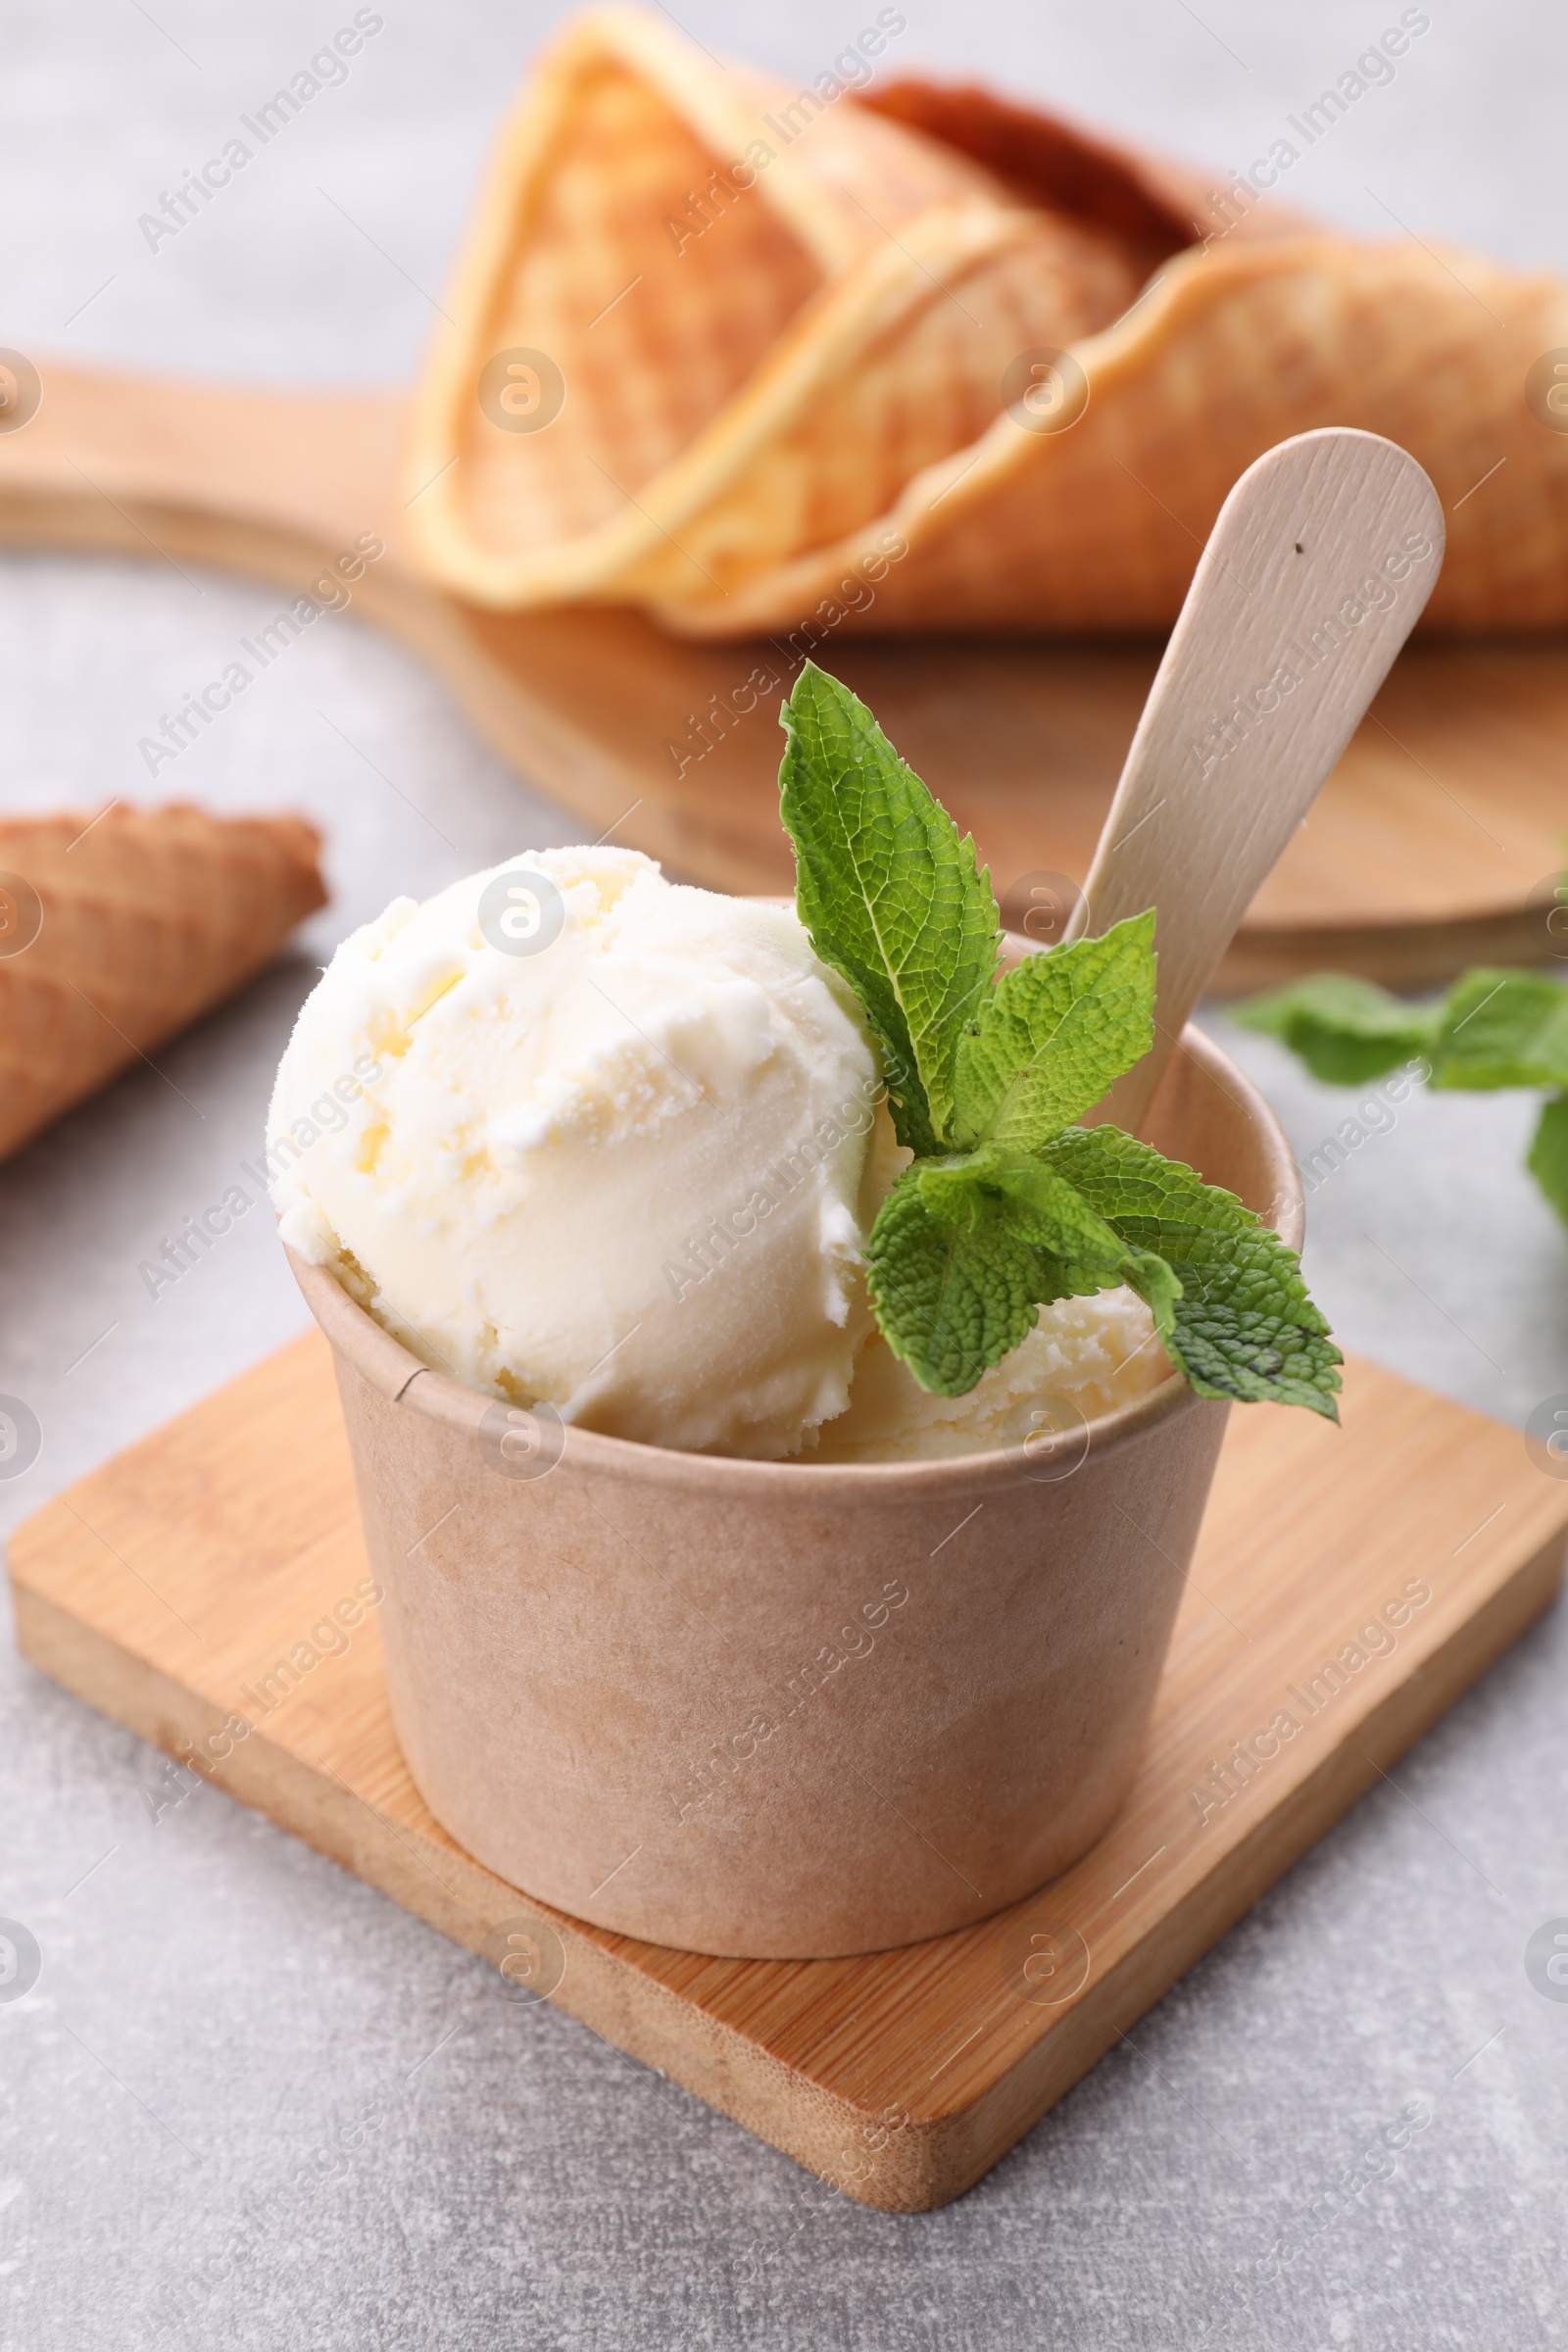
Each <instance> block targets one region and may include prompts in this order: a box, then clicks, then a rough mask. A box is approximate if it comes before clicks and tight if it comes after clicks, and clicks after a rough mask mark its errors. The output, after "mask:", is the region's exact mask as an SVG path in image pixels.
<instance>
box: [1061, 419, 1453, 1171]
mask: <svg viewBox="0 0 1568 2352" xmlns="http://www.w3.org/2000/svg"><path fill="white" fill-rule="evenodd" d="M1443 544H1444V527H1443V508H1442V505H1441V503H1440V501H1439V498H1438V494H1437V492H1436V491H1435V490H1434V489H1433V487H1432V484H1431V482H1430V481H1428V479H1427V477H1426V475H1425V473H1424V472H1423V471H1422V469H1421V467H1420V466H1418V465H1417V464H1416V462H1415V460H1414V458H1412V457H1410V456H1409V455H1407V453H1406V452H1405V451H1404V450H1402V449H1399V448H1398V447H1397V445H1396V444H1395V443H1394V442H1392V441H1385V440H1382V439H1380V437H1379V436H1378V435H1377V434H1376V433H1362V432H1355V431H1351V430H1350V429H1348V427H1343V426H1332V427H1329V428H1328V429H1326V430H1324V431H1321V432H1315V433H1299V434H1297V435H1296V437H1295V438H1294V439H1293V440H1290V441H1282V442H1280V443H1279V445H1278V447H1277V448H1274V449H1271V450H1269V451H1268V452H1267V453H1266V454H1265V455H1264V456H1263V457H1261V458H1259V459H1258V461H1257V463H1256V464H1255V465H1254V466H1249V467H1248V469H1247V471H1246V472H1245V473H1244V474H1243V475H1242V477H1241V479H1240V481H1239V482H1238V483H1237V484H1236V487H1235V488H1234V489H1233V490H1232V492H1231V494H1230V496H1229V498H1228V499H1227V500H1226V501H1225V504H1224V506H1223V507H1222V508H1221V509H1220V512H1219V516H1218V519H1217V520H1216V522H1215V524H1214V528H1213V530H1212V531H1211V532H1210V533H1209V538H1208V544H1207V546H1206V547H1205V548H1204V550H1203V553H1202V555H1201V558H1200V560H1199V565H1198V569H1197V572H1196V573H1195V574H1194V577H1193V584H1192V586H1191V588H1190V589H1189V590H1188V592H1187V602H1186V603H1185V604H1184V605H1183V607H1182V611H1181V616H1180V618H1179V619H1178V621H1177V623H1176V626H1175V629H1174V630H1173V632H1172V634H1171V638H1170V642H1169V644H1168V645H1167V646H1166V648H1165V654H1164V659H1163V660H1162V661H1161V662H1160V665H1159V668H1158V670H1157V671H1156V672H1155V676H1154V683H1153V685H1152V688H1151V689H1150V694H1149V700H1148V702H1147V703H1146V704H1145V705H1144V711H1143V716H1142V717H1141V718H1140V720H1139V722H1138V730H1137V733H1136V734H1135V735H1134V737H1133V741H1132V748H1131V750H1130V751H1129V752H1128V755H1127V762H1126V765H1125V766H1124V767H1123V769H1122V771H1121V781H1120V782H1119V784H1118V785H1117V787H1116V796H1115V798H1114V800H1113V801H1112V802H1111V805H1110V813H1109V815H1108V816H1107V817H1106V819H1105V824H1104V829H1103V832H1102V834H1101V836H1100V844H1099V847H1098V848H1097V850H1096V852H1095V858H1094V863H1093V865H1092V866H1091V868H1090V872H1089V879H1088V881H1087V882H1086V884H1085V885H1084V898H1083V900H1082V901H1081V902H1080V904H1079V906H1078V907H1077V908H1076V909H1075V913H1074V918H1073V921H1072V922H1071V923H1070V924H1069V926H1068V929H1067V936H1068V937H1073V936H1076V935H1077V934H1079V933H1081V932H1082V931H1084V930H1087V929H1088V928H1090V927H1091V926H1092V927H1093V928H1094V929H1095V930H1096V931H1103V930H1105V929H1106V928H1107V926H1108V925H1110V924H1111V923H1116V922H1120V921H1121V920H1122V918H1123V916H1124V915H1129V914H1138V913H1141V912H1142V910H1143V909H1144V908H1145V907H1155V908H1157V910H1158V920H1157V922H1156V925H1155V933H1154V946H1155V949H1156V952H1157V954H1158V957H1159V978H1158V984H1157V992H1156V995H1155V1000H1154V1022H1155V1030H1154V1045H1153V1050H1152V1052H1151V1053H1149V1054H1146V1055H1145V1056H1144V1058H1143V1060H1142V1061H1141V1062H1139V1064H1138V1066H1137V1067H1136V1069H1133V1070H1129V1071H1128V1073H1127V1075H1126V1077H1125V1078H1120V1079H1118V1080H1117V1082H1116V1084H1115V1086H1113V1087H1112V1088H1111V1091H1110V1093H1109V1094H1108V1095H1106V1097H1105V1098H1104V1100H1103V1102H1102V1103H1100V1104H1099V1105H1098V1107H1097V1108H1096V1109H1095V1110H1094V1111H1092V1112H1091V1113H1090V1119H1091V1121H1092V1122H1093V1121H1110V1122H1112V1123H1114V1124H1115V1125H1116V1126H1118V1127H1125V1128H1126V1129H1127V1130H1128V1131H1129V1132H1130V1133H1131V1134H1134V1135H1136V1134H1137V1133H1138V1131H1139V1129H1140V1127H1141V1126H1142V1124H1143V1121H1144V1119H1145V1116H1146V1114H1147V1112H1148V1109H1149V1105H1150V1103H1151V1102H1152V1098H1153V1094H1154V1090H1155V1088H1156V1087H1157V1086H1158V1084H1159V1081H1160V1077H1161V1075H1162V1074H1163V1071H1164V1068H1165V1064H1166V1062H1167V1061H1168V1060H1169V1058H1170V1055H1171V1054H1172V1053H1173V1052H1174V1051H1175V1047H1176V1041H1177V1039H1178V1038H1179V1037H1180V1036H1181V1033H1182V1028H1183V1025H1184V1024H1185V1022H1186V1021H1187V1018H1188V1016H1189V1014H1190V1013H1191V1012H1192V1010H1193V1007H1194V1005H1196V1004H1197V1003H1198V1000H1199V998H1200V997H1201V995H1202V993H1203V990H1204V988H1205V987H1206V985H1207V983H1208V981H1209V979H1210V978H1211V976H1212V975H1213V973H1214V970H1215V968H1216V967H1217V965H1218V963H1219V961H1220V958H1221V956H1223V955H1224V954H1225V951H1226V949H1227V948H1228V947H1229V946H1230V943H1231V939H1232V937H1233V935H1234V933H1235V931H1236V929H1237V927H1238V925H1239V924H1240V922H1241V919H1242V916H1243V915H1244V914H1245V912H1246V911H1247V908H1248V907H1249V905H1250V902H1251V899H1252V897H1253V894H1254V893H1255V892H1256V891H1257V889H1258V887H1259V885H1260V884H1261V883H1262V881H1263V879H1264V877H1265V876H1266V875H1267V874H1268V873H1269V872H1270V870H1271V869H1272V867H1273V865H1274V863H1275V861H1276V859H1277V858H1279V857H1280V856H1281V854H1282V852H1283V851H1284V850H1285V848H1286V846H1287V844H1288V843H1289V842H1290V840H1291V837H1292V835H1293V834H1294V833H1295V832H1296V830H1297V827H1298V826H1299V825H1301V824H1304V823H1305V821H1306V812H1307V810H1308V809H1310V808H1311V806H1312V803H1313V801H1314V800H1315V799H1316V798H1317V795H1318V793H1319V791H1320V789H1321V788H1322V786H1323V784H1324V782H1325V780H1326V779H1327V777H1328V774H1329V771H1330V769H1331V768H1332V767H1333V766H1334V765H1335V763H1336V761H1337V760H1339V757H1340V755H1341V753H1342V752H1343V751H1344V749H1345V747H1346V745H1347V743H1348V741H1349V739H1350V736H1351V735H1352V733H1353V732H1354V730H1355V728H1356V726H1357V725H1358V724H1359V723H1360V720H1361V717H1362V714H1363V712H1364V711H1365V710H1366V707H1367V705H1368V704H1369V703H1370V702H1371V700H1372V697H1373V696H1374V694H1376V692H1377V690H1378V688H1379V687H1380V686H1381V685H1382V683H1383V680H1384V678H1385V677H1386V676H1387V674H1388V671H1389V668H1390V666H1391V664H1392V663H1393V661H1394V658H1395V656H1396V654H1397V652H1398V651H1399V648H1400V647H1401V646H1402V645H1403V643H1404V641H1405V639H1406V637H1408V635H1409V634H1410V631H1411V629H1412V628H1413V627H1414V625H1415V622H1416V619H1417V617H1418V616H1419V614H1420V612H1421V608H1422V606H1423V605H1424V604H1425V603H1426V601H1427V598H1428V596H1429V595H1430V593H1431V590H1432V585H1433V582H1434V581H1435V580H1436V578H1437V576H1438V570H1439V566H1440V565H1441V564H1442V562H1443Z"/></svg>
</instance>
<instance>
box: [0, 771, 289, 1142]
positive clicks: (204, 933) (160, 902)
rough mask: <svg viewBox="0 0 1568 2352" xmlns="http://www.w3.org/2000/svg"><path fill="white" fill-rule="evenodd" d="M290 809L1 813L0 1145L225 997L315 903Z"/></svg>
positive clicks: (34, 1127) (24, 1134) (33, 1128)
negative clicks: (261, 813) (223, 813)
mask: <svg viewBox="0 0 1568 2352" xmlns="http://www.w3.org/2000/svg"><path fill="white" fill-rule="evenodd" d="M319 847H320V843H319V836H318V834H317V832H316V829H315V827H314V826H312V825H310V824H307V823H306V821H305V819H304V818H303V817H298V816H267V817H220V816H210V815H208V814H207V813H206V811H205V810H203V809H193V808H189V807H185V806H183V805H179V806H174V807H171V808H167V809H126V808H121V807H117V806H114V805H111V807H110V808H109V809H107V810H106V811H105V812H103V813H102V814H100V815H99V816H98V817H97V818H96V819H94V818H91V817H89V816H84V815H78V814H65V815H59V816H37V817H8V818H4V819H0V1155H4V1154H5V1153H7V1152H14V1151H15V1150H16V1149H17V1147H18V1146H19V1145H21V1144H24V1143H25V1142H26V1141H27V1140H28V1138H29V1137H30V1136H33V1135H36V1134H37V1132H38V1130H39V1129H40V1128H41V1127H45V1126H47V1125H48V1123H49V1121H50V1120H51V1119H55V1118H58V1117H59V1115H60V1113H61V1112H62V1111H63V1110H66V1109H69V1107H70V1106H71V1104H72V1103H78V1102H80V1101H81V1100H82V1098H83V1097H84V1096H86V1095H90V1094H92V1093H93V1092H94V1091H95V1089H97V1088H98V1087H100V1086H102V1085H104V1084H105V1082H106V1081H107V1080H108V1079H110V1078H113V1077H114V1076H116V1075H117V1073H118V1072H119V1071H121V1070H123V1069H124V1068H126V1067H127V1065H128V1064H129V1063H131V1062H133V1061H135V1060H136V1059H137V1058H138V1056H141V1055H146V1054H152V1053H155V1052H156V1051H157V1049H158V1047H159V1046H160V1045H162V1044H163V1043H164V1041H165V1040H166V1039H167V1038H170V1037H172V1035H173V1034H174V1032H175V1031H176V1030H178V1029H182V1028H183V1027H184V1026H185V1025H186V1023H187V1022H189V1021H192V1020H194V1019H195V1018H196V1016H197V1015H198V1014H199V1013H203V1012H206V1011H208V1010H209V1009H210V1008H211V1007H212V1006H213V1005H217V1004H219V1003H221V1000H222V999H223V998H224V997H226V996H228V995H230V994H231V993H232V991H233V990H234V989H236V988H238V987H239V985H240V983H241V982H242V981H244V980H247V979H249V978H250V977H251V975H252V974H253V973H254V972H256V971H258V970H260V968H261V966H262V965H263V964H265V963H266V962H268V961H269V959H270V957H271V956H273V955H274V954H275V953H276V951H277V949H278V948H279V946H280V945H281V944H282V942H283V940H284V939H285V938H286V937H287V935H288V933H289V932H290V931H291V930H292V929H293V928H294V926H295V924H296V923H298V922H300V921H301V920H302V919H303V918H304V917H305V916H306V915H307V914H310V913H312V912H313V911H314V909H315V908H316V907H322V906H324V905H325V903H326V892H325V890H324V888H323V887H322V883H321V876H320V871H319V866H318V862H317V859H318V853H319Z"/></svg>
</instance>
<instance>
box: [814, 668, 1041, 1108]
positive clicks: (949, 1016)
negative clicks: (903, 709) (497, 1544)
mask: <svg viewBox="0 0 1568 2352" xmlns="http://www.w3.org/2000/svg"><path fill="white" fill-rule="evenodd" d="M782 716H783V723H784V728H785V732H786V734H787V735H788V737H789V742H788V746H787V748H786V750H785V754H784V763H783V766H782V767H781V769H780V771H779V782H780V786H781V804H780V805H781V809H782V812H783V817H784V823H785V826H786V828H787V830H788V832H789V835H790V839H791V840H792V841H793V842H794V844H795V855H796V863H797V871H796V886H795V904H796V907H797V908H798V910H799V912H800V917H801V920H802V922H803V923H804V924H805V925H806V928H807V930H808V931H809V933H810V936H811V944H812V946H813V947H814V948H815V950H816V952H817V954H818V956H821V958H822V960H823V962H824V963H828V964H831V965H832V967H833V969H834V970H835V971H836V972H839V973H842V975H843V977H844V978H845V979H846V980H847V981H848V982H849V984H850V986H851V987H852V988H853V989H854V990H855V993H856V995H857V996H858V998H859V1000H860V1003H861V1005H862V1006H863V1007H864V1009H865V1014H866V1018H867V1020H868V1021H869V1022H870V1024H871V1027H872V1029H873V1030H874V1031H875V1033H876V1037H877V1041H878V1043H879V1045H880V1046H881V1049H882V1059H883V1068H884V1075H885V1077H886V1079H887V1084H888V1098H889V1103H890V1105H891V1108H892V1112H893V1123H894V1127H895V1129H896V1130H897V1133H898V1138H899V1141H900V1143H901V1144H905V1145H907V1147H908V1148H909V1149H910V1150H911V1151H913V1152H934V1151H935V1150H936V1149H937V1148H938V1144H939V1141H940V1139H942V1138H944V1137H946V1136H947V1134H948V1132H949V1126H950V1122H951V1119H952V1115H953V1064H954V1056H955V1054H956V1051H957V1045H958V1036H959V1031H960V1029H961V1027H962V1024H963V1020H964V1016H965V1015H966V1014H967V1013H968V1012H969V1011H970V1010H971V1009H972V1007H973V1005H974V1002H975V1000H976V998H977V997H979V996H980V995H981V993H982V991H984V990H986V989H987V988H989V986H990V983H991V981H992V978H993V976H994V975H995V972H996V968H997V958H998V956H999V954H1000V952H1001V944H1002V926H1001V918H1000V916H999V915H998V912H997V903H996V900H995V898H994V897H993V895H992V890H991V883H990V878H989V876H988V875H987V874H985V873H984V872H983V871H981V870H980V869H979V868H978V867H977V864H976V860H975V849H974V843H973V841H972V839H970V838H969V836H967V835H965V836H964V837H963V839H961V840H960V839H959V836H958V829H957V827H956V825H955V823H954V821H953V819H952V817H951V816H949V814H948V812H947V810H946V809H944V808H943V807H942V806H941V804H940V802H938V801H937V800H935V799H934V798H933V796H932V795H931V793H930V792H928V791H927V789H926V787H925V786H924V784H922V783H921V781H920V779H919V777H918V776H917V775H915V773H914V772H913V770H912V769H911V768H910V767H908V766H907V764H906V762H905V761H904V760H901V759H900V758H899V756H898V754H897V752H896V751H895V750H894V749H893V746H892V745H891V744H890V743H889V741H888V739H887V737H886V736H885V735H884V734H883V732H882V730H881V728H880V727H879V726H878V725H877V723H876V720H875V719H874V718H873V717H872V716H871V713H870V711H867V709H866V708H865V705H864V704H863V703H861V702H859V701H858V700H857V698H856V697H855V696H854V695H853V694H851V692H850V690H849V688H848V687H847V686H841V685H840V684H839V682H838V680H837V679H836V678H830V677H828V676H827V674H826V673H825V672H824V671H822V670H820V669H818V668H817V667H816V665H815V663H814V662H807V664H806V667H805V668H804V669H803V670H802V672H801V674H800V676H799V677H798V678H797V679H796V681H795V687H794V691H793V692H792V693H791V695H790V699H789V701H788V702H787V703H786V704H785V706H784V710H783V713H782Z"/></svg>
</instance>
